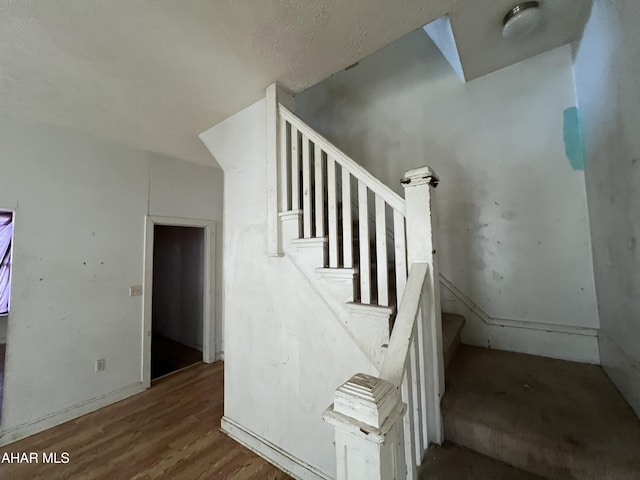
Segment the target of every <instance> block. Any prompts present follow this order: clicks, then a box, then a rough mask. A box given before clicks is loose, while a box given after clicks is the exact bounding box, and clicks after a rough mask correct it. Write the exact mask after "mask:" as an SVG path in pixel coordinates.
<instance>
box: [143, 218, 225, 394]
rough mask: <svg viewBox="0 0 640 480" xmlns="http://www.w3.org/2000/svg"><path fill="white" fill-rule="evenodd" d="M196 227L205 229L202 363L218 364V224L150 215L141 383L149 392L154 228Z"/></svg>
mask: <svg viewBox="0 0 640 480" xmlns="http://www.w3.org/2000/svg"><path fill="white" fill-rule="evenodd" d="M156 225H165V226H171V227H196V228H202V229H204V232H203V233H204V259H203V260H204V264H205V265H208V266H209V268H205V269H204V279H203V280H204V287H203V295H202V303H203V305H202V307H203V308H202V328H203V333H202V360H203V361H204V362H205V363H212V362H214V361H215V360H216V357H217V352H216V330H217V325H218V319H217V315H216V287H215V279H216V261H215V260H216V229H217V225H216V222H215V221H213V220H199V219H193V218H181V217H162V216H158V215H147V216H146V217H145V234H144V275H143V280H142V295H143V305H142V370H141V380H142V384H143V386H144V387H145V388H149V387H150V386H151V308H152V298H153V297H152V295H153V244H154V227H155V226H156Z"/></svg>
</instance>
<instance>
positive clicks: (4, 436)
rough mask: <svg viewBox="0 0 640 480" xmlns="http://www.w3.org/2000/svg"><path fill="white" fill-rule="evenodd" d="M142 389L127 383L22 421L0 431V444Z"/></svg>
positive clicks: (142, 387)
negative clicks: (31, 420)
mask: <svg viewBox="0 0 640 480" xmlns="http://www.w3.org/2000/svg"><path fill="white" fill-rule="evenodd" d="M144 389H145V387H144V385H143V384H142V383H141V382H138V383H135V384H133V385H129V386H128V387H124V388H121V389H119V390H115V391H113V392H110V393H107V394H105V395H101V396H99V397H95V398H92V399H91V400H87V401H85V402H81V403H77V404H76V405H73V406H71V407H69V408H65V409H63V410H60V411H58V412H55V413H52V414H50V415H48V416H46V417H43V418H40V419H38V420H35V421H33V422H28V423H23V424H22V425H18V426H16V427H13V428H10V429H8V430H4V431H3V432H2V433H0V446H4V445H8V444H10V443H13V442H15V441H16V440H20V439H21V438H24V437H28V436H30V435H34V434H36V433H38V432H42V431H43V430H47V429H48V428H51V427H55V426H56V425H60V424H61V423H64V422H68V421H69V420H73V419H74V418H78V417H81V416H82V415H86V414H87V413H91V412H94V411H96V410H98V409H100V408H103V407H106V406H108V405H111V404H112V403H115V402H119V401H120V400H124V399H125V398H128V397H131V396H132V395H136V394H138V393H141V392H143V391H144Z"/></svg>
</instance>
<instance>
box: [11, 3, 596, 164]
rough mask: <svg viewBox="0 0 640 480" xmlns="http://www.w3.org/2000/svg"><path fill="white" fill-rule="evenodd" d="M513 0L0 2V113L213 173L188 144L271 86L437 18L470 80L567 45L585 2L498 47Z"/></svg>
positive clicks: (293, 84) (333, 68) (556, 7)
mask: <svg viewBox="0 0 640 480" xmlns="http://www.w3.org/2000/svg"><path fill="white" fill-rule="evenodd" d="M517 2H518V0H402V1H397V0H0V113H6V114H9V115H14V116H20V117H26V118H28V119H32V120H36V121H41V122H46V123H49V124H53V125H58V126H63V127H69V128H73V129H78V130H82V131H85V132H89V133H91V134H94V135H96V136H100V137H103V138H107V139H111V140H115V141H118V142H123V143H126V144H128V145H131V146H132V147H135V148H139V149H143V150H151V151H155V152H160V153H164V154H167V155H170V156H173V157H177V158H181V159H185V160H190V161H194V162H199V163H205V164H215V160H213V159H212V158H211V156H210V155H209V153H208V152H207V151H206V149H205V148H204V146H203V145H202V144H201V142H200V141H199V140H198V138H197V135H198V134H199V133H200V132H202V131H204V130H206V129H208V128H209V127H211V126H212V125H215V124H216V123H218V122H220V121H222V120H224V119H225V118H227V117H228V116H230V115H232V114H234V113H236V112H238V111H240V110H241V109H243V108H244V107H246V106H248V105H250V104H252V103H254V102H255V101H257V100H258V99H260V98H261V97H263V96H264V90H265V88H266V87H267V86H268V85H270V84H271V83H273V82H275V81H277V82H279V83H281V84H282V85H283V86H284V87H286V88H288V89H289V90H291V91H292V92H294V93H297V92H300V91H302V90H304V89H305V88H307V87H309V86H311V85H313V84H315V83H317V82H319V81H321V80H323V79H324V78H326V77H328V76H330V75H331V74H333V73H335V72H337V71H339V70H341V69H343V68H345V67H347V66H349V65H351V64H353V63H355V62H357V61H359V60H361V59H362V58H364V57H365V56H367V55H369V54H371V53H373V52H374V51H376V50H378V49H380V48H382V47H383V46H386V45H387V44H389V43H391V42H392V41H394V40H396V39H398V38H400V37H401V36H403V35H404V34H406V33H409V32H411V31H413V30H415V29H418V28H420V27H421V26H422V25H424V24H425V23H428V22H430V21H431V20H433V19H435V18H437V17H440V16H441V15H444V14H446V13H449V14H450V17H451V22H452V26H453V30H454V33H455V35H456V41H457V43H458V48H459V50H460V57H461V60H462V62H463V65H464V66H465V72H468V73H469V77H468V78H474V77H476V76H479V75H481V74H483V72H484V73H486V72H488V71H492V70H495V69H497V68H499V67H501V66H504V65H507V64H510V63H513V62H514V61H517V60H519V59H523V58H526V57H528V56H531V55H533V54H536V53H540V52H541V51H544V50H545V49H548V48H551V47H550V46H549V45H551V44H554V45H555V44H557V45H560V44H562V43H566V42H567V41H571V40H573V39H574V38H575V37H576V36H577V35H578V33H579V32H580V31H581V29H582V26H583V25H584V21H585V20H586V16H588V10H589V6H590V3H591V2H590V0H544V1H542V2H541V4H542V6H543V8H544V9H545V12H546V14H545V20H544V22H543V24H542V25H541V26H540V28H539V29H538V31H537V32H535V35H532V36H531V37H529V38H527V39H523V40H522V41H516V42H507V41H504V40H503V39H502V38H501V36H500V24H501V23H500V22H501V19H502V16H503V15H504V13H505V12H506V11H507V10H508V9H509V8H510V7H511V6H512V5H513V4H515V3H517ZM559 42H560V43H559Z"/></svg>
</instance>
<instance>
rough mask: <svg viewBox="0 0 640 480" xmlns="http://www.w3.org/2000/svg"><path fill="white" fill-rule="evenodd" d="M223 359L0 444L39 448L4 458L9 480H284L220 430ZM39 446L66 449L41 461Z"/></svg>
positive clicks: (0, 470) (1, 466)
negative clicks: (28, 457)
mask: <svg viewBox="0 0 640 480" xmlns="http://www.w3.org/2000/svg"><path fill="white" fill-rule="evenodd" d="M223 398H224V397H223V363H222V362H216V363H214V364H211V365H206V364H203V363H199V364H197V365H194V366H192V367H188V368H186V369H184V370H181V371H179V372H176V373H174V374H172V375H168V376H166V377H163V378H161V379H159V380H157V381H155V382H153V384H152V387H151V388H150V389H149V390H147V391H145V392H143V393H140V394H138V395H135V396H133V397H130V398H128V399H126V400H123V401H121V402H118V403H116V404H113V405H110V406H108V407H106V408H103V409H101V410H98V411H96V412H93V413H90V414H88V415H85V416H83V417H80V418H78V419H75V420H72V421H70V422H67V423H65V424H63V425H59V426H57V427H54V428H52V429H50V430H46V431H44V432H42V433H39V434H37V435H33V436H31V437H28V438H26V439H24V440H21V441H19V442H15V443H13V444H11V445H7V446H5V447H2V448H0V459H1V458H2V454H4V453H5V452H9V453H11V452H14V453H15V452H20V453H21V452H27V453H28V452H36V453H37V454H38V457H39V459H40V461H39V462H38V463H37V464H36V463H30V464H28V463H23V464H16V463H14V464H6V463H0V479H11V480H14V479H15V480H22V479H25V480H27V479H28V480H37V479H42V480H56V479H60V480H62V479H64V480H75V479H78V480H84V479H87V480H89V479H91V480H93V479H104V480H151V479H167V480H168V479H172V480H173V479H176V480H179V479H185V480H187V479H188V480H193V479H234V480H248V479H256V480H284V479H289V478H290V477H288V476H287V475H286V474H284V473H283V472H281V471H280V470H278V469H277V468H275V467H274V466H272V465H271V464H269V463H267V462H266V461H265V460H263V459H262V458H260V457H258V456H257V455H255V454H254V453H253V452H251V451H249V450H247V449H246V448H244V447H242V446H241V445H240V444H238V443H236V442H235V441H233V440H232V439H230V438H229V437H227V436H226V435H225V434H224V433H222V432H221V431H220V430H219V427H220V419H221V418H222V413H223ZM42 452H47V453H51V452H56V453H57V454H58V459H60V458H61V455H62V453H63V452H68V455H69V462H68V463H66V464H43V463H42V461H41V460H42Z"/></svg>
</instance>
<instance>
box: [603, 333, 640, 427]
mask: <svg viewBox="0 0 640 480" xmlns="http://www.w3.org/2000/svg"><path fill="white" fill-rule="evenodd" d="M598 342H599V345H600V360H601V363H602V368H604V371H605V372H606V373H607V375H608V376H609V378H610V379H611V380H612V381H613V383H614V384H615V385H616V387H618V390H620V393H622V396H623V397H624V398H625V400H626V401H627V403H628V404H629V405H631V408H633V410H634V411H635V412H636V415H638V417H640V362H638V361H637V360H636V359H634V358H633V357H632V356H631V355H629V353H627V352H626V351H625V350H624V349H623V348H622V347H620V345H618V343H617V342H616V341H615V340H613V339H612V338H611V337H609V336H608V335H606V334H605V333H603V332H602V331H601V332H600V335H598Z"/></svg>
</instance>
